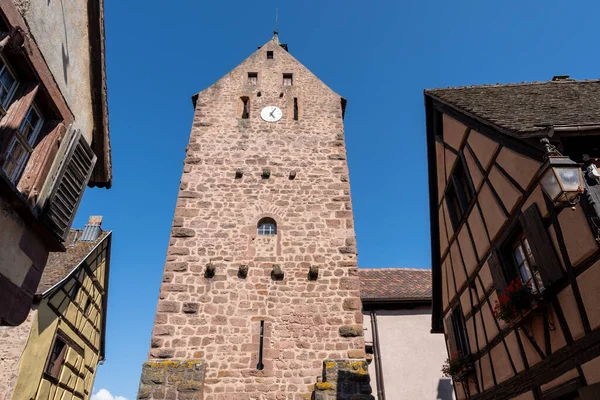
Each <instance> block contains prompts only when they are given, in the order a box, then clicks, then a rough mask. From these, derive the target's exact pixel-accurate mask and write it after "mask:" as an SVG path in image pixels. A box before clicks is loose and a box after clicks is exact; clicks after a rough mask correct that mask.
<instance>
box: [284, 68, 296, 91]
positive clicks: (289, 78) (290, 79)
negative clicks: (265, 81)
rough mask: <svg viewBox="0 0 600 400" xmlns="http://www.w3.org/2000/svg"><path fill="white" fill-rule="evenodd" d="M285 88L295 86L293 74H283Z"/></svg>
mask: <svg viewBox="0 0 600 400" xmlns="http://www.w3.org/2000/svg"><path fill="white" fill-rule="evenodd" d="M286 82H289V84H286ZM283 86H284V87H290V86H294V74H293V73H288V72H285V73H284V74H283Z"/></svg>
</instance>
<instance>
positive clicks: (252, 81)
mask: <svg viewBox="0 0 600 400" xmlns="http://www.w3.org/2000/svg"><path fill="white" fill-rule="evenodd" d="M257 83H258V73H257V72H248V85H253V86H256V84H257Z"/></svg>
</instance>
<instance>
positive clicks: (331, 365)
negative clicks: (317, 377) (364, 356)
mask: <svg viewBox="0 0 600 400" xmlns="http://www.w3.org/2000/svg"><path fill="white" fill-rule="evenodd" d="M368 368H369V367H368V365H367V362H366V361H364V360H360V361H359V360H327V361H325V362H323V379H322V381H321V382H317V383H316V384H315V397H314V399H315V400H374V397H373V396H372V395H371V380H370V378H369V369H368Z"/></svg>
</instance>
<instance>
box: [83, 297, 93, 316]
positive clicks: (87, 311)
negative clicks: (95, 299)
mask: <svg viewBox="0 0 600 400" xmlns="http://www.w3.org/2000/svg"><path fill="white" fill-rule="evenodd" d="M91 305H92V300H90V298H89V297H88V298H87V300H86V301H85V306H84V307H83V313H84V314H85V315H86V316H87V315H90V306H91Z"/></svg>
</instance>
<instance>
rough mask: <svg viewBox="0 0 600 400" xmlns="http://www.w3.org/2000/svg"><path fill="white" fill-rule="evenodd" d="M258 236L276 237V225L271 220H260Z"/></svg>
mask: <svg viewBox="0 0 600 400" xmlns="http://www.w3.org/2000/svg"><path fill="white" fill-rule="evenodd" d="M258 234H259V235H277V223H276V222H275V220H274V219H272V218H262V219H261V220H260V221H258Z"/></svg>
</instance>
